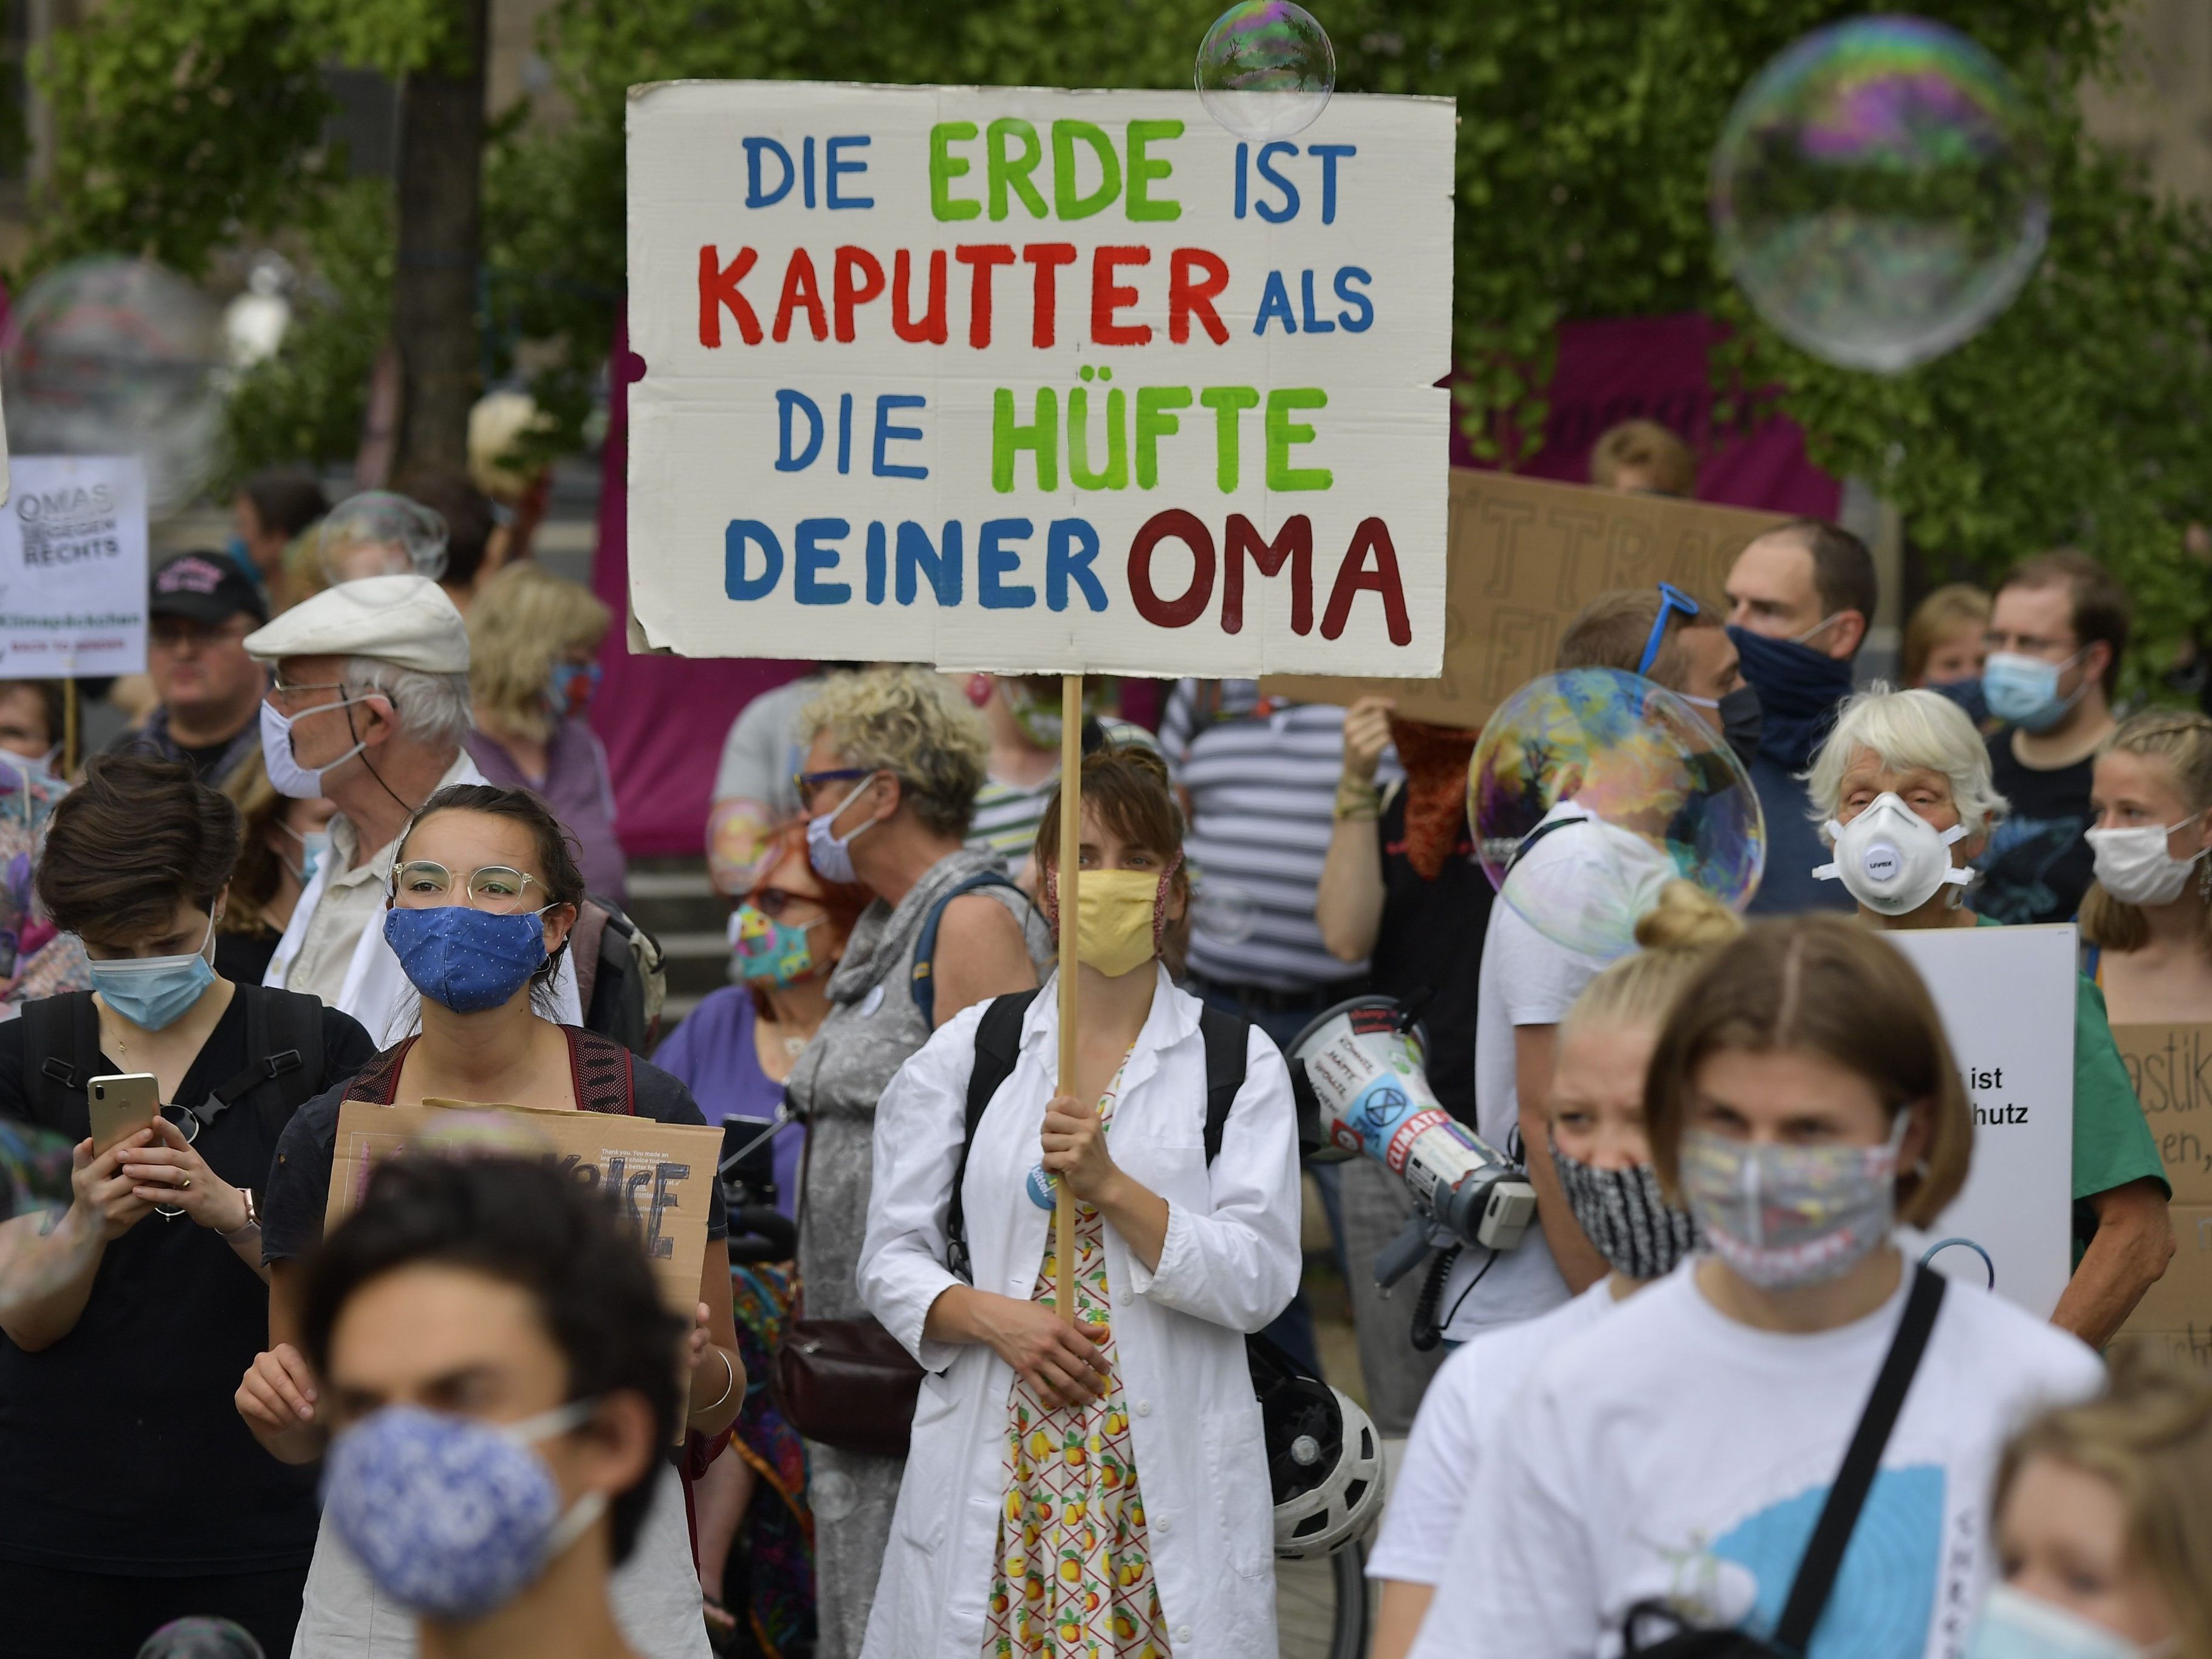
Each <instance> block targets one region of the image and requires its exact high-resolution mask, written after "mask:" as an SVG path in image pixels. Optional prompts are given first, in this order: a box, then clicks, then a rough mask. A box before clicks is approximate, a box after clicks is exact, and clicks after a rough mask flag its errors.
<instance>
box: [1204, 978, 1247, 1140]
mask: <svg viewBox="0 0 2212 1659" xmlns="http://www.w3.org/2000/svg"><path fill="white" fill-rule="evenodd" d="M1251 1033H1252V1022H1251V1021H1250V1020H1249V1019H1246V1018H1244V1017H1243V1015H1242V1014H1232V1013H1230V1012H1227V1011H1226V1010H1225V1009H1221V1008H1216V1007H1215V1006H1212V1004H1211V1003H1208V1004H1207V1005H1206V1008H1205V1009H1204V1011H1203V1012H1200V1015H1199V1017H1198V1034H1199V1036H1200V1040H1201V1041H1203V1042H1205V1044H1206V1164H1207V1166H1208V1167H1209V1168H1211V1167H1212V1163H1213V1160H1214V1159H1215V1158H1218V1157H1220V1156H1221V1136H1222V1133H1223V1131H1224V1130H1225V1129H1226V1128H1227V1127H1229V1109H1230V1108H1231V1107H1232V1106H1234V1105H1235V1104H1236V1103H1237V1091H1238V1090H1240V1089H1242V1088H1243V1086H1244V1067H1245V1060H1246V1055H1247V1054H1248V1052H1249V1043H1250V1041H1251Z"/></svg>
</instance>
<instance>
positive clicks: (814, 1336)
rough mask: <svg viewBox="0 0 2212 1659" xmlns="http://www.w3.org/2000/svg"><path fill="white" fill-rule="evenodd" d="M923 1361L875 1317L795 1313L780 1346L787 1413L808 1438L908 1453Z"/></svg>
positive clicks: (778, 1385)
mask: <svg viewBox="0 0 2212 1659" xmlns="http://www.w3.org/2000/svg"><path fill="white" fill-rule="evenodd" d="M921 1376H922V1371H921V1366H919V1365H917V1364H915V1362H914V1356H913V1355H911V1354H909V1353H908V1352H907V1351H906V1350H905V1349H904V1348H902V1347H901V1346H899V1344H898V1339H897V1338H896V1337H894V1336H893V1335H892V1334H890V1332H889V1331H887V1330H885V1329H884V1328H883V1327H882V1326H881V1325H878V1323H876V1322H875V1321H874V1320H872V1319H794V1320H793V1321H792V1322H791V1325H790V1327H789V1328H788V1329H787V1330H786V1331H785V1333H784V1338H783V1346H781V1347H780V1348H778V1349H777V1350H776V1352H775V1393H776V1399H777V1400H778V1401H779V1402H780V1403H781V1405H782V1407H783V1414H784V1417H785V1418H786V1419H787V1420H788V1421H789V1422H790V1424H791V1425H792V1427H793V1428H795V1429H797V1430H798V1431H799V1433H801V1434H802V1435H805V1437H807V1438H808V1439H809V1440H818V1441H820V1442H821V1443H823V1445H825V1446H836V1447H837V1448H838V1449H840V1450H842V1451H851V1452H866V1453H867V1454H869V1455H871V1456H875V1457H904V1456H905V1455H906V1451H907V1441H908V1437H909V1436H910V1435H911V1434H912V1432H913V1429H914V1405H915V1399H916V1398H917V1397H918V1396H919V1395H921Z"/></svg>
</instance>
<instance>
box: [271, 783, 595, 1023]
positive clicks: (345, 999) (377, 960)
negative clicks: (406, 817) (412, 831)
mask: <svg viewBox="0 0 2212 1659" xmlns="http://www.w3.org/2000/svg"><path fill="white" fill-rule="evenodd" d="M487 781H489V780H488V779H486V778H485V776H484V775H483V773H481V772H479V771H478V770H477V766H476V763H475V762H474V761H472V760H471V759H470V758H469V755H468V751H467V750H462V751H461V753H460V756H459V759H458V760H456V761H455V763H453V766H451V767H449V768H447V771H446V775H445V776H444V777H442V778H441V779H440V780H439V781H438V787H440V788H441V789H443V788H445V787H447V785H449V784H457V783H484V782H487ZM380 850H381V849H376V851H380ZM376 851H372V850H370V849H367V848H364V849H363V854H364V857H365V858H367V859H374V857H375V856H376ZM330 872H331V860H328V859H327V858H325V859H322V860H318V861H317V864H316V866H315V872H314V874H313V875H312V876H310V877H309V878H307V888H306V890H304V891H302V892H301V895H300V902H298V903H297V904H295V905H294V906H293V907H292V920H291V921H289V922H288V923H286V924H285V927H284V936H283V938H282V939H278V940H277V941H276V951H275V953H274V954H273V955H271V956H270V958H269V971H268V972H267V973H266V974H264V975H263V976H262V981H261V982H262V983H263V984H264V985H273V986H276V987H280V988H281V987H283V984H284V978H285V975H286V974H287V973H288V972H289V970H290V969H291V966H292V959H293V957H296V956H298V955H299V954H300V945H301V941H302V940H304V939H306V938H307V923H308V921H310V919H311V918H313V915H314V914H315V906H316V905H317V904H319V902H321V901H322V896H323V884H324V882H325V879H327V878H328V877H329V875H330ZM553 1004H554V1006H553V1010H552V1013H551V1018H554V1019H556V1020H558V1021H559V1022H560V1023H561V1024H563V1025H581V1024H583V1023H584V1015H583V1005H582V1003H581V1002H580V1000H578V998H577V995H576V963H575V961H574V957H572V956H570V955H569V954H568V952H566V951H563V952H562V956H561V965H560V967H559V968H557V969H555V970H554V975H553ZM333 1006H335V1007H337V1010H338V1011H339V1012H341V1013H347V1014H351V1015H352V1016H353V1017H354V1018H356V1019H357V1020H359V1021H360V1022H361V1023H362V1028H363V1029H364V1030H367V1031H368V1035H369V1039H370V1041H372V1042H375V1043H376V1044H377V1045H378V1046H379V1047H380V1048H389V1047H390V1046H391V1045H392V1043H395V1042H398V1041H399V1039H400V1038H401V1037H404V1036H407V1035H409V1034H410V1032H412V1031H413V1030H415V1029H416V1027H417V1026H418V1025H420V1024H422V1012H421V1008H420V1006H419V1005H418V1004H417V1003H416V1000H415V987H414V986H413V985H411V984H410V983H409V982H408V979H407V975H406V973H405V971H404V969H401V967H400V966H399V958H398V957H397V956H396V955H394V954H393V953H392V946H391V945H388V944H386V942H385V938H384V918H383V916H382V915H377V916H376V917H374V919H373V920H372V921H370V923H369V925H368V927H364V928H362V930H361V940H360V942H359V943H358V944H356V945H355V946H354V950H353V960H352V962H351V963H349V965H348V966H347V969H346V976H345V984H344V985H343V987H341V988H340V989H339V991H338V1000H337V1002H336V1003H335V1004H334V1005H333Z"/></svg>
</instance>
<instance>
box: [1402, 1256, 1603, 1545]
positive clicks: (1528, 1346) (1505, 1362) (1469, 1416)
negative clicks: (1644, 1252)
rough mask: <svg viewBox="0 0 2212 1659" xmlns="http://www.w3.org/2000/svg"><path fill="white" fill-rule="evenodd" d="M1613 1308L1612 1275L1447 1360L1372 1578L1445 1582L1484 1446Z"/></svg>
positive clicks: (1435, 1381) (1413, 1443)
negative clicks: (1529, 1389)
mask: <svg viewBox="0 0 2212 1659" xmlns="http://www.w3.org/2000/svg"><path fill="white" fill-rule="evenodd" d="M1613 1303H1614V1297H1613V1281H1612V1279H1611V1278H1610V1277H1609V1276H1608V1277H1607V1278H1605V1279H1600V1280H1599V1281H1598V1282H1597V1283H1596V1284H1595V1285H1591V1286H1590V1287H1589V1289H1588V1290H1586V1291H1583V1293H1582V1294H1581V1295H1580V1296H1578V1297H1575V1299H1574V1300H1573V1301H1571V1302H1570V1303H1568V1304H1566V1305H1565V1306H1564V1307H1559V1308H1554V1309H1553V1310H1552V1311H1551V1312H1549V1313H1547V1314H1546V1315H1545V1316H1543V1317H1542V1318H1541V1319H1529V1320H1524V1321H1522V1322H1521V1323H1519V1324H1517V1325H1507V1326H1503V1327H1501V1328H1498V1329H1497V1330H1494V1331H1487V1332H1485V1333H1484V1334H1482V1335H1480V1336H1478V1337H1477V1338H1475V1339H1474V1341H1472V1342H1470V1343H1468V1345H1467V1346H1465V1347H1463V1348H1462V1349H1460V1351H1459V1352H1456V1353H1455V1354H1454V1355H1452V1357H1451V1358H1449V1359H1447V1360H1445V1361H1444V1363H1443V1368H1442V1369H1441V1370H1438V1371H1437V1374H1436V1376H1434V1377H1433V1378H1432V1379H1431V1381H1430V1383H1429V1391H1428V1392H1427V1393H1426V1394H1425V1395H1422V1396H1421V1409H1420V1411H1419V1413H1418V1414H1417V1415H1416V1416H1415V1417H1414V1419H1413V1437H1412V1438H1411V1439H1409V1440H1408V1441H1407V1443H1406V1459H1405V1462H1404V1463H1403V1464H1401V1466H1400V1468H1399V1472H1398V1476H1397V1479H1396V1480H1395V1482H1394V1483H1393V1484H1392V1486H1391V1487H1390V1499H1389V1504H1388V1505H1387V1506H1385V1508H1384V1509H1383V1527H1382V1530H1381V1531H1380V1533H1378V1534H1377V1535H1376V1540H1375V1551H1374V1553H1373V1554H1371V1555H1370V1556H1369V1557H1368V1558H1367V1576H1368V1577H1370V1578H1396V1579H1401V1580H1402V1581H1404V1582H1405V1583H1413V1584H1435V1583H1442V1582H1443V1576H1444V1564H1445V1563H1446V1562H1447V1561H1449V1560H1450V1559H1451V1541H1452V1539H1453V1538H1454V1536H1455V1535H1456V1534H1457V1533H1458V1531H1459V1523H1460V1517H1461V1516H1462V1515H1464V1514H1465V1513H1466V1512H1467V1508H1468V1504H1472V1503H1478V1502H1480V1501H1481V1499H1480V1496H1479V1495H1478V1493H1477V1492H1476V1490H1475V1489H1476V1486H1477V1484H1478V1482H1480V1479H1481V1472H1480V1456H1481V1450H1482V1446H1483V1444H1484V1443H1485V1442H1486V1441H1487V1440H1488V1438H1489V1437H1490V1435H1491V1433H1492V1431H1494V1429H1495V1428H1496V1426H1497V1425H1498V1421H1499V1419H1502V1418H1503V1417H1504V1415H1505V1408H1506V1407H1508V1406H1510V1405H1511V1404H1512V1403H1513V1401H1514V1399H1515V1397H1516V1395H1519V1394H1520V1392H1521V1385H1522V1383H1525V1382H1527V1381H1528V1373H1529V1372H1530V1371H1532V1370H1534V1369H1535V1368H1536V1366H1537V1364H1539V1363H1540V1362H1541V1361H1542V1359H1543V1358H1544V1356H1545V1355H1547V1354H1548V1353H1550V1352H1552V1350H1553V1349H1554V1348H1556V1347H1557V1346H1559V1344H1560V1343H1562V1342H1565V1341H1566V1340H1568V1339H1569V1338H1571V1337H1573V1336H1575V1335H1577V1334H1579V1333H1580V1332H1582V1331H1583V1329H1585V1328H1587V1327H1589V1326H1590V1325H1592V1324H1595V1322H1597V1320H1598V1318H1599V1317H1600V1316H1602V1315H1604V1314H1607V1313H1610V1312H1612V1311H1613Z"/></svg>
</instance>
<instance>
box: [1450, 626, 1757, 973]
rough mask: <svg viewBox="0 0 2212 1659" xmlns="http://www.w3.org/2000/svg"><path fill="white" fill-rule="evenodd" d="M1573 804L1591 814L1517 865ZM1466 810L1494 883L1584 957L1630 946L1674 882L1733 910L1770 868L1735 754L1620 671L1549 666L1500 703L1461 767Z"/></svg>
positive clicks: (1676, 702) (1669, 701)
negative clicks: (1520, 853) (1519, 855)
mask: <svg viewBox="0 0 2212 1659" xmlns="http://www.w3.org/2000/svg"><path fill="white" fill-rule="evenodd" d="M1568 802H1571V803H1572V804H1573V805H1574V806H1575V807H1577V808H1579V809H1580V813H1581V815H1582V816H1584V817H1588V818H1589V819H1591V820H1593V822H1590V823H1584V824H1578V825H1576V826H1575V827H1572V828H1570V829H1560V830H1557V831H1550V832H1547V834H1546V835H1545V836H1544V838H1543V840H1542V841H1541V842H1534V843H1531V845H1532V847H1533V848H1536V849H1541V850H1540V851H1537V852H1534V854H1532V856H1530V857H1529V858H1528V859H1527V860H1525V861H1523V862H1522V863H1520V864H1518V865H1516V864H1515V863H1514V854H1515V853H1516V851H1517V850H1518V849H1519V848H1521V846H1522V842H1523V841H1524V840H1525V839H1526V837H1528V836H1529V834H1530V833H1531V832H1532V831H1534V829H1536V828H1537V827H1538V826H1539V825H1540V824H1542V823H1545V822H1546V820H1547V817H1549V816H1550V815H1551V814H1552V812H1553V809H1554V808H1556V807H1559V806H1561V805H1564V804H1565V803H1568ZM1467 809H1468V819H1469V821H1470V822H1471V823H1473V824H1474V839H1475V856H1476V858H1477V860H1479V861H1480V864H1481V866H1482V869H1483V873H1484V874H1486V875H1487V876H1488V877H1489V878H1490V881H1491V884H1492V886H1493V887H1495V888H1497V889H1498V892H1499V894H1500V895H1501V896H1503V897H1504V900H1505V902H1507V903H1508V904H1510V905H1511V906H1512V907H1513V908H1514V910H1515V911H1516V912H1517V913H1518V914H1519V915H1521V916H1522V918H1523V919H1524V920H1525V921H1528V923H1529V924H1530V925H1531V926H1532V927H1535V928H1536V929H1537V930H1538V931H1539V932H1541V933H1543V934H1544V935H1545V936H1546V937H1547V938H1548V939H1553V940H1555V941H1556V942H1557V943H1559V944H1560V945H1565V946H1566V947H1567V948H1568V949H1569V950H1571V951H1581V952H1582V953H1583V954H1584V955H1586V956H1593V957H1608V958H1609V957H1618V956H1623V955H1626V953H1627V952H1628V951H1631V950H1632V949H1634V948H1635V944H1636V922H1637V919H1638V917H1640V916H1641V915H1644V912H1645V911H1647V910H1649V909H1650V908H1651V906H1652V905H1653V904H1654V903H1655V902H1657V899H1658V896H1659V890H1660V889H1661V888H1662V887H1663V886H1665V885H1666V884H1667V883H1668V881H1670V880H1672V879H1674V878H1676V877H1680V878H1682V879H1684V880H1686V881H1691V882H1694V883H1696V884H1698V885H1699V886H1700V887H1702V888H1704V889H1705V890H1706V891H1707V892H1709V893H1711V895H1712V896H1714V897H1715V898H1717V899H1719V900H1720V901H1721V902H1723V903H1724V904H1727V905H1729V906H1731V907H1732V908H1735V909H1739V910H1740V909H1741V908H1743V907H1744V906H1745V905H1746V904H1747V903H1749V902H1750V901H1751V896H1752V895H1753V893H1754V892H1756V891H1758V890H1759V874H1760V872H1762V871H1763V870H1764V869H1765V864H1766V823H1765V818H1764V817H1762V816H1761V814H1760V812H1759V797H1758V795H1757V794H1755V793H1753V789H1752V787H1751V779H1750V777H1749V775H1747V773H1746V772H1745V771H1744V769H1743V763H1742V762H1741V761H1740V760H1738V759H1737V758H1736V757H1735V751H1734V750H1731V749H1729V746H1728V744H1727V743H1726V742H1725V741H1723V738H1722V737H1721V735H1720V733H1719V732H1716V731H1714V730H1713V729H1712V727H1711V726H1708V725H1706V724H1705V721H1704V720H1702V719H1700V718H1699V715H1698V712H1697V711H1696V710H1695V709H1694V708H1691V707H1690V705H1689V704H1687V703H1686V702H1683V701H1682V700H1681V699H1680V698H1679V697H1677V696H1675V695H1674V693H1673V692H1671V691H1668V690H1664V689H1662V687H1660V686H1657V685H1655V684H1652V683H1651V682H1650V680H1647V679H1643V678H1638V676H1636V675H1634V674H1626V673H1623V672H1621V671H1620V670H1619V669H1615V668H1575V669H1569V670H1566V671H1564V672H1560V673H1556V674H1546V675H1543V676H1541V678H1537V679H1534V680H1531V681H1530V682H1529V683H1528V684H1526V685H1524V686H1522V688H1521V689H1520V690H1518V691H1516V692H1515V693H1514V694H1513V695H1512V696H1510V697H1508V698H1507V699H1506V700H1505V702H1504V703H1502V704H1501V705H1500V706H1499V707H1498V712H1497V713H1496V714H1492V716H1491V717H1490V723H1489V724H1488V725H1486V726H1484V727H1483V729H1482V737H1481V738H1480V741H1479V742H1477V743H1476V744H1475V746H1474V756H1473V757H1472V758H1471V759H1470V760H1469V761H1468V783H1467ZM1560 816H1561V817H1572V816H1575V814H1573V813H1562V814H1560ZM1509 869H1510V874H1509Z"/></svg>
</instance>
